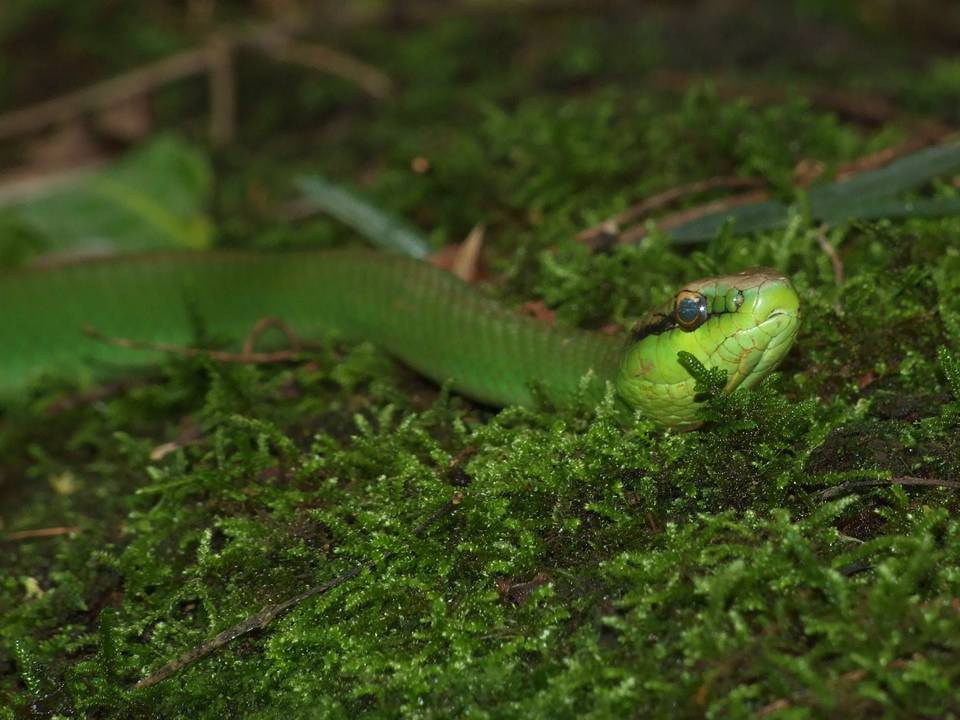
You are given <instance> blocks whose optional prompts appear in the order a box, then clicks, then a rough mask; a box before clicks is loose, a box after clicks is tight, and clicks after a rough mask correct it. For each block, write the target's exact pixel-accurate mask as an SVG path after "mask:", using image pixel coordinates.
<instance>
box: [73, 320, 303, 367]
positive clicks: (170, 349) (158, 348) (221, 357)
mask: <svg viewBox="0 0 960 720" xmlns="http://www.w3.org/2000/svg"><path fill="white" fill-rule="evenodd" d="M83 331H84V334H85V335H87V337H90V338H93V339H94V340H97V341H99V342H103V343H106V344H108V345H113V346H115V347H122V348H127V349H129V350H144V351H155V352H165V353H172V354H174V355H180V356H181V357H198V356H200V355H207V356H209V357H210V358H212V359H214V360H216V361H218V362H224V363H244V364H248V365H265V364H270V363H279V362H290V361H293V360H302V359H303V357H304V354H303V352H301V351H300V350H276V351H274V352H239V353H232V352H225V351H222V350H209V349H205V348H193V347H185V346H183V345H173V344H170V343H155V342H147V341H145V340H133V339H131V338H122V337H111V336H109V335H105V334H104V333H101V332H100V331H99V330H97V329H96V328H94V327H92V326H90V325H88V326H87V327H85V328H84V330H83Z"/></svg>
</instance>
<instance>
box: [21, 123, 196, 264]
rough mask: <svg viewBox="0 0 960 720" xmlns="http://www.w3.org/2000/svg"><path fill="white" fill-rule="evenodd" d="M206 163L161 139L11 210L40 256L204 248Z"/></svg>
mask: <svg viewBox="0 0 960 720" xmlns="http://www.w3.org/2000/svg"><path fill="white" fill-rule="evenodd" d="M210 190H211V171H210V166H209V163H208V161H207V158H206V157H205V156H204V155H203V154H202V153H201V152H200V151H199V150H198V149H196V148H194V147H192V146H190V145H188V144H186V143H185V142H183V141H182V140H179V139H178V138H176V137H174V136H161V137H159V138H157V139H156V140H154V141H152V142H151V143H149V144H148V145H145V146H143V147H141V148H139V149H137V150H135V151H133V152H132V153H130V154H129V155H127V156H126V157H124V158H123V159H121V160H120V161H119V162H117V163H116V164H115V165H113V166H111V167H110V168H108V169H106V170H103V171H101V172H98V173H96V174H94V175H89V176H84V177H82V178H79V179H77V180H76V181H74V182H72V183H70V184H69V185H67V186H62V187H60V188H57V189H56V190H53V191H51V192H49V193H47V194H45V195H42V196H39V197H31V198H28V199H26V200H24V201H22V202H19V203H17V204H16V205H14V206H12V207H11V208H10V209H9V211H10V214H11V215H12V217H13V218H14V219H16V220H17V221H18V222H19V223H20V224H22V225H23V226H24V227H25V228H26V229H27V230H28V231H29V232H30V233H31V235H33V236H36V237H37V238H39V244H40V246H41V248H42V251H41V252H44V253H58V254H59V253H67V254H69V253H75V252H83V253H89V252H91V251H92V252H106V253H115V252H136V251H143V250H162V249H171V248H181V249H182V248H190V249H203V248H207V247H209V246H210V244H211V240H212V235H213V231H212V225H211V222H210V218H209V217H208V216H207V214H206V212H205V210H206V204H207V200H208V198H209V195H210Z"/></svg>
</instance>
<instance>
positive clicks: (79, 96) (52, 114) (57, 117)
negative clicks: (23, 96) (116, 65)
mask: <svg viewBox="0 0 960 720" xmlns="http://www.w3.org/2000/svg"><path fill="white" fill-rule="evenodd" d="M208 63H209V55H208V52H207V49H206V48H195V49H191V50H184V51H182V52H179V53H176V54H175V55H171V56H169V57H165V58H163V59H161V60H157V61H156V62H152V63H150V64H148V65H144V66H142V67H139V68H137V69H135V70H131V71H129V72H126V73H124V74H122V75H118V76H117V77H114V78H111V79H109V80H104V81H102V82H99V83H96V84H94V85H90V86H88V87H85V88H82V89H80V90H76V91H74V92H70V93H67V94H65V95H61V96H59V97H56V98H53V99H51V100H47V101H45V102H41V103H38V104H37V105H31V106H29V107H25V108H23V109H21V110H14V111H13V112H10V113H7V114H6V115H2V116H0V139H3V138H8V137H13V136H16V135H22V134H24V133H30V132H35V131H36V130H38V129H40V128H42V127H45V126H47V125H53V124H56V123H62V122H67V121H68V120H72V119H74V118H76V117H78V116H80V115H82V114H83V113H86V112H90V111H92V110H96V109H97V108H101V107H104V106H108V105H114V104H116V103H119V102H122V101H124V100H129V99H131V98H134V97H136V96H138V95H142V94H143V93H144V92H145V91H147V90H149V89H152V88H155V87H158V86H160V85H166V84H167V83H170V82H173V81H175V80H181V79H183V78H185V77H189V76H190V75H195V74H196V73H198V72H201V71H203V70H205V69H206V68H207V64H208Z"/></svg>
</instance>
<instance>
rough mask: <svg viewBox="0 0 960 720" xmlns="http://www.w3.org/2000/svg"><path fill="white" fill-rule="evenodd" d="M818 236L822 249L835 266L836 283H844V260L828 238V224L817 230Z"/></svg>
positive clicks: (834, 279) (834, 277)
mask: <svg viewBox="0 0 960 720" xmlns="http://www.w3.org/2000/svg"><path fill="white" fill-rule="evenodd" d="M816 238H817V244H818V245H819V246H820V249H821V250H823V252H824V253H826V255H827V257H828V258H830V264H831V265H832V266H833V281H834V283H836V285H837V286H838V287H839V286H840V285H843V260H841V259H840V254H839V253H838V252H837V249H836V248H835V247H834V246H833V245H831V244H830V241H829V240H827V228H826V226H824V227H821V228H820V229H819V230H817V234H816Z"/></svg>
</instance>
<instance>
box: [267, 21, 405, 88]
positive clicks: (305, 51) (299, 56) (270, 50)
mask: <svg viewBox="0 0 960 720" xmlns="http://www.w3.org/2000/svg"><path fill="white" fill-rule="evenodd" d="M251 44H252V45H254V46H255V47H257V48H258V49H259V50H261V51H262V52H264V53H265V54H267V55H269V56H270V57H272V58H273V59H274V60H279V61H281V62H291V63H296V64H298V65H304V66H306V67H310V68H313V69H315V70H321V71H323V72H327V73H330V74H331V75H336V76H337V77H340V78H343V79H344V80H349V81H350V82H352V83H354V84H355V85H357V86H358V87H359V88H361V89H362V90H364V91H365V92H366V93H367V94H368V95H371V96H373V97H375V98H377V99H378V100H382V99H383V98H385V97H387V96H388V95H390V93H391V92H392V90H393V82H392V81H391V80H390V78H389V77H387V75H385V74H384V73H382V72H381V71H380V70H378V69H377V68H375V67H373V66H372V65H367V64H366V63H364V62H361V61H360V60H357V59H356V58H353V57H350V56H349V55H346V54H344V53H342V52H339V51H337V50H333V49H332V48H328V47H324V46H323V45H316V44H313V43H303V42H298V41H296V40H291V39H290V38H288V37H285V36H283V35H278V34H275V33H267V32H265V33H262V34H261V35H260V36H259V37H256V38H253V39H252V40H251Z"/></svg>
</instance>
